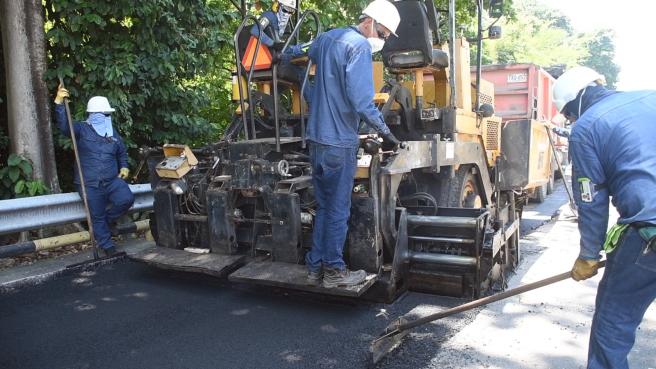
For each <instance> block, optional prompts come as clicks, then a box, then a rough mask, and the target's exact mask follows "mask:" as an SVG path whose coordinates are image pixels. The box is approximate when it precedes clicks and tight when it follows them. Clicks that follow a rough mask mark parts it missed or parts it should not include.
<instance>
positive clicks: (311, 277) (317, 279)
mask: <svg viewBox="0 0 656 369" xmlns="http://www.w3.org/2000/svg"><path fill="white" fill-rule="evenodd" d="M321 279H323V270H322V269H319V270H318V271H316V272H313V271H311V270H309V271H308V275H307V283H308V284H309V285H310V286H318V285H320V284H321Z"/></svg>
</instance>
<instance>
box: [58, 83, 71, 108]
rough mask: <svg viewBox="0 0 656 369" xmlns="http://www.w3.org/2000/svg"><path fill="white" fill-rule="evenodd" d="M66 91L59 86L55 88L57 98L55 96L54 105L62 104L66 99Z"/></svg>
mask: <svg viewBox="0 0 656 369" xmlns="http://www.w3.org/2000/svg"><path fill="white" fill-rule="evenodd" d="M68 97H69V95H68V90H67V89H65V88H64V86H62V85H59V87H57V96H55V104H57V105H60V104H62V103H63V102H64V99H65V98H68Z"/></svg>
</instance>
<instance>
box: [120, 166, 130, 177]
mask: <svg viewBox="0 0 656 369" xmlns="http://www.w3.org/2000/svg"><path fill="white" fill-rule="evenodd" d="M129 176H130V169H128V168H121V170H120V171H119V172H118V178H120V179H128V177H129Z"/></svg>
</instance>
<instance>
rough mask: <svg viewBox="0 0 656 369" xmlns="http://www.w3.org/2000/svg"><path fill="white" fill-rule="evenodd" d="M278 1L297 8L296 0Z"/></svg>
mask: <svg viewBox="0 0 656 369" xmlns="http://www.w3.org/2000/svg"><path fill="white" fill-rule="evenodd" d="M278 3H280V5H284V6H288V7H290V8H294V9H296V0H278Z"/></svg>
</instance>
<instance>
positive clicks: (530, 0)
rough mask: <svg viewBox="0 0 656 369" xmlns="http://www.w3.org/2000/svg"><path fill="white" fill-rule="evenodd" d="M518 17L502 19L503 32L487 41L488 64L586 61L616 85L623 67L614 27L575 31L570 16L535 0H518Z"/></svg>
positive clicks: (548, 64)
mask: <svg viewBox="0 0 656 369" xmlns="http://www.w3.org/2000/svg"><path fill="white" fill-rule="evenodd" d="M513 4H514V10H515V13H516V14H515V17H514V18H512V19H502V20H501V22H500V24H501V25H502V26H503V36H502V38H501V39H500V40H496V41H490V42H486V43H485V46H484V59H483V63H484V64H506V63H534V64H538V65H540V66H542V67H550V66H554V65H564V66H566V67H572V66H575V65H584V66H588V67H591V68H593V69H595V70H596V71H598V72H599V73H601V74H603V75H604V76H606V82H607V84H608V87H610V88H615V83H616V82H617V76H618V74H619V67H618V66H617V64H615V62H614V61H613V59H614V58H615V45H614V41H613V39H614V34H613V32H612V31H611V30H598V31H596V32H594V33H575V32H574V29H573V27H572V24H571V21H570V19H569V18H568V17H567V16H565V15H564V14H563V13H562V12H561V11H559V10H558V9H553V8H549V7H547V6H544V5H542V4H540V3H538V2H537V1H535V0H515V1H514V2H513Z"/></svg>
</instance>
